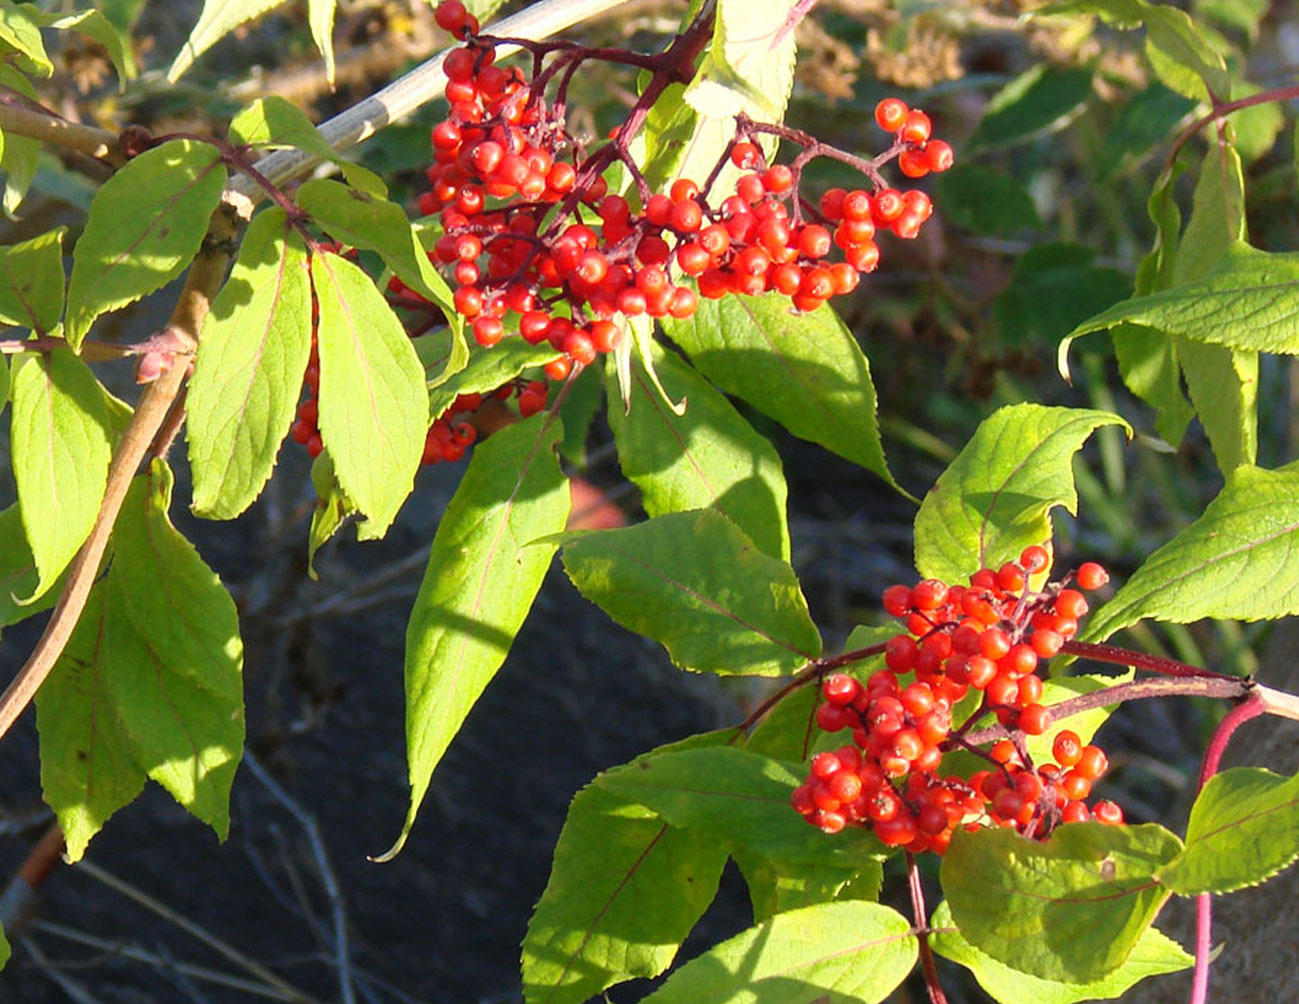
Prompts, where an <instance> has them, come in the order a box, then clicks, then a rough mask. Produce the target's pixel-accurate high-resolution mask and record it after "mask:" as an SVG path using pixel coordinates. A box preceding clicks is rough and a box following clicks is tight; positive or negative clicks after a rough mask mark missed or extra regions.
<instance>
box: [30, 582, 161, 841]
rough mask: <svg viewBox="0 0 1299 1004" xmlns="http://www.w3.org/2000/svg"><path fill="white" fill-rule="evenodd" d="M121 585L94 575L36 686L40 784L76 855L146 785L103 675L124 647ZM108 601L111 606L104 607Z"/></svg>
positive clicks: (125, 652) (117, 661) (119, 659)
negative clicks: (51, 666)
mask: <svg viewBox="0 0 1299 1004" xmlns="http://www.w3.org/2000/svg"><path fill="white" fill-rule="evenodd" d="M121 604H122V596H121V593H120V591H118V590H115V589H113V588H112V587H111V586H110V585H109V584H108V583H107V582H100V583H98V584H97V585H96V586H95V587H94V588H93V589H92V590H91V591H90V597H89V599H87V601H86V606H85V609H84V610H83V611H82V613H81V617H80V618H79V619H78V620H77V626H76V628H75V630H74V631H73V632H72V637H71V638H70V639H69V640H68V644H67V647H66V648H65V649H64V650H63V654H62V655H60V656H59V659H58V661H57V662H56V663H55V665H54V669H53V670H52V671H51V672H50V675H49V678H48V679H46V681H45V683H43V684H42V685H41V689H40V690H38V691H37V692H36V727H37V729H38V730H39V732H40V740H41V789H42V791H43V793H44V796H45V801H46V802H48V803H49V805H50V807H51V808H52V809H53V810H54V812H55V815H56V816H57V818H58V821H59V828H60V829H62V830H63V839H64V841H65V843H66V847H67V852H66V853H67V856H68V860H70V861H76V860H78V859H79V858H80V857H81V856H82V855H83V854H84V853H85V850H86V845H87V844H88V843H89V842H90V838H91V837H93V836H94V835H95V834H96V833H98V832H99V831H100V830H101V829H102V828H103V826H104V823H105V822H107V821H108V818H109V817H110V816H111V815H112V814H113V813H114V812H116V811H117V810H118V809H120V808H122V806H124V805H127V804H129V803H130V802H131V801H132V800H133V799H134V798H135V796H136V795H138V794H139V793H140V791H141V790H142V789H143V788H144V782H145V779H146V775H145V772H144V770H142V769H141V768H140V766H139V764H138V763H137V762H136V759H135V752H134V750H133V749H132V745H131V740H130V737H129V736H128V735H127V733H126V730H125V728H124V727H123V725H122V720H121V716H120V714H119V713H118V711H117V708H116V706H115V700H114V694H113V691H112V689H111V687H110V684H109V677H110V676H111V675H112V674H113V673H114V672H115V671H116V670H117V669H118V667H120V665H121V663H122V661H123V660H124V659H125V658H126V657H128V656H129V655H130V654H133V653H131V652H130V649H129V645H123V644H122V643H121V641H120V639H121V637H122V635H123V634H126V635H129V634H130V628H129V625H128V624H127V623H126V614H125V611H124V610H122V606H121ZM110 607H111V611H110Z"/></svg>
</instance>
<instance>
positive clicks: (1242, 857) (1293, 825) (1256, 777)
mask: <svg viewBox="0 0 1299 1004" xmlns="http://www.w3.org/2000/svg"><path fill="white" fill-rule="evenodd" d="M1296 833H1299V777H1281V776H1280V775H1278V774H1273V773H1272V772H1271V771H1270V770H1263V769H1261V768H1258V767H1235V768H1232V769H1231V770H1225V771H1223V772H1222V773H1221V774H1215V775H1214V776H1213V777H1211V778H1210V779H1209V781H1208V783H1207V784H1206V785H1205V786H1204V790H1203V791H1201V792H1200V794H1199V796H1198V797H1197V798H1196V799H1195V804H1194V805H1193V806H1191V820H1190V823H1189V824H1188V825H1187V828H1186V847H1185V849H1184V850H1183V851H1182V853H1181V854H1179V855H1178V856H1177V857H1176V858H1174V859H1173V860H1172V861H1170V862H1169V863H1168V864H1167V865H1165V866H1164V867H1163V868H1161V869H1160V870H1159V872H1158V873H1157V876H1156V877H1157V878H1158V879H1159V881H1160V882H1162V883H1163V884H1164V885H1165V886H1167V887H1168V888H1169V889H1171V890H1173V892H1175V893H1177V894H1179V895H1181V896H1194V895H1197V894H1199V893H1205V892H1232V891H1234V890H1236V889H1242V888H1244V887H1245V886H1251V885H1258V884H1259V883H1260V882H1264V881H1266V880H1267V879H1269V878H1271V877H1272V876H1273V875H1275V874H1276V873H1277V872H1279V871H1281V869H1283V868H1285V867H1287V866H1289V865H1290V864H1293V863H1294V861H1295V859H1296V858H1299V841H1296V839H1295V834H1296Z"/></svg>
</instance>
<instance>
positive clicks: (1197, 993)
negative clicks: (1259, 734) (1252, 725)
mask: <svg viewBox="0 0 1299 1004" xmlns="http://www.w3.org/2000/svg"><path fill="white" fill-rule="evenodd" d="M1266 711H1267V707H1266V705H1265V704H1264V702H1263V700H1262V699H1261V698H1260V697H1259V696H1258V695H1257V694H1251V695H1250V696H1249V697H1247V698H1246V699H1245V700H1244V701H1242V702H1241V703H1240V704H1237V705H1236V706H1235V707H1234V708H1232V709H1231V710H1230V711H1228V712H1227V715H1226V717H1225V718H1223V720H1222V721H1221V722H1219V723H1218V727H1217V728H1216V729H1215V730H1214V732H1213V738H1212V739H1210V740H1209V746H1208V748H1207V749H1206V750H1205V751H1204V762H1203V763H1202V764H1200V785H1199V788H1198V789H1197V790H1199V791H1203V790H1204V786H1205V785H1206V784H1208V783H1209V778H1211V777H1213V775H1214V774H1216V773H1218V765H1219V764H1220V763H1221V762H1222V754H1223V753H1225V752H1226V750H1227V743H1228V742H1230V741H1231V737H1232V736H1233V735H1234V734H1235V732H1236V730H1237V729H1238V728H1240V727H1241V726H1242V725H1243V724H1245V722H1247V721H1249V720H1250V719H1251V718H1257V717H1258V716H1259V715H1262V714H1264V713H1265V712H1266ZM1212 948H1213V898H1212V895H1211V894H1210V893H1207V892H1206V893H1201V894H1200V895H1199V896H1197V897H1196V899H1195V973H1194V975H1193V976H1192V977H1191V1000H1190V1004H1205V1001H1207V1000H1208V999H1209V953H1210V951H1211V950H1212Z"/></svg>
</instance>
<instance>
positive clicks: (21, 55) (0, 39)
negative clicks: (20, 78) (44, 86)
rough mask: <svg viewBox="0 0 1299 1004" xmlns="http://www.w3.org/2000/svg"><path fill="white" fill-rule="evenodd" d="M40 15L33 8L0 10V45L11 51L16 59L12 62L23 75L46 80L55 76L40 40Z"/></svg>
mask: <svg viewBox="0 0 1299 1004" xmlns="http://www.w3.org/2000/svg"><path fill="white" fill-rule="evenodd" d="M40 13H41V12H40V11H39V10H38V9H37V8H36V5H35V4H29V3H23V4H5V5H3V6H0V43H3V44H5V45H7V46H9V47H10V48H11V49H13V50H14V52H15V53H16V54H17V55H16V56H15V58H14V59H13V60H12V62H13V64H14V66H15V67H17V68H18V69H19V70H21V71H22V72H23V73H28V74H31V75H32V76H34V77H48V76H51V75H52V74H53V73H54V64H53V63H52V62H51V61H50V56H49V53H47V52H46V51H45V43H44V41H42V40H41V29H40Z"/></svg>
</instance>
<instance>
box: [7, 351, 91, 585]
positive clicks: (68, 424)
mask: <svg viewBox="0 0 1299 1004" xmlns="http://www.w3.org/2000/svg"><path fill="white" fill-rule="evenodd" d="M10 428H11V436H12V443H13V452H12V463H13V473H14V480H15V481H16V482H17V484H18V505H19V509H20V511H21V512H22V520H23V527H24V529H25V530H26V531H27V543H28V546H29V547H30V548H31V553H32V557H33V558H34V560H35V562H36V568H37V570H38V572H39V575H38V579H37V583H36V586H35V592H44V591H45V589H46V588H47V587H48V586H49V584H50V583H51V582H53V581H54V579H55V578H56V577H57V576H58V575H59V573H60V572H62V571H63V569H64V567H66V565H67V564H68V562H69V561H71V560H72V556H73V555H74V554H76V553H77V549H78V548H79V547H81V544H82V542H83V541H84V540H85V539H86V536H87V535H88V534H89V533H90V528H91V527H92V526H94V524H95V516H96V515H97V514H98V513H99V503H100V501H101V500H102V499H103V497H104V486H105V485H106V484H107V482H108V462H109V460H110V458H111V447H110V445H109V435H108V420H107V416H106V414H105V411H104V398H103V396H102V394H101V392H100V386H99V381H98V380H96V379H95V376H94V374H93V373H91V372H90V368H89V367H88V366H86V364H85V363H84V362H82V361H81V360H80V359H79V358H77V357H76V356H75V355H73V354H72V353H71V352H70V351H68V350H67V349H65V348H56V349H54V350H53V351H51V352H49V353H48V354H40V355H33V356H29V357H28V358H25V359H24V360H23V361H22V362H21V363H20V364H19V365H18V368H17V372H16V373H15V374H14V381H13V417H12V425H11V427H10Z"/></svg>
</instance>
